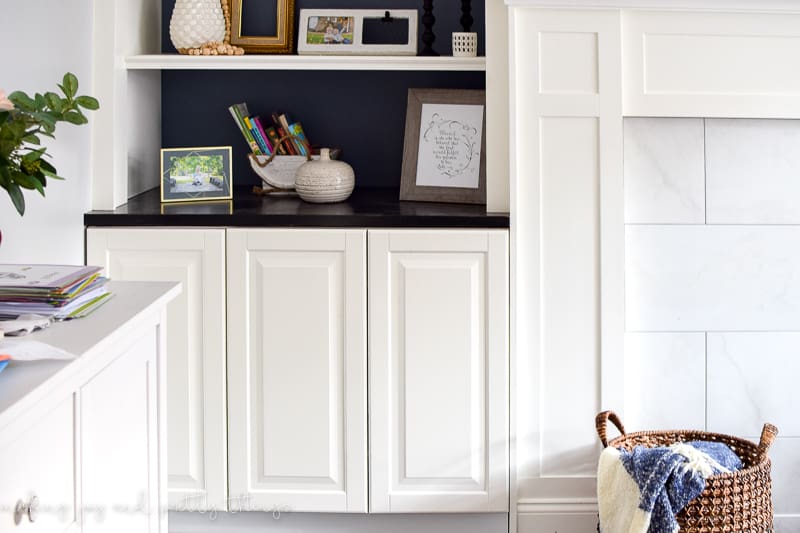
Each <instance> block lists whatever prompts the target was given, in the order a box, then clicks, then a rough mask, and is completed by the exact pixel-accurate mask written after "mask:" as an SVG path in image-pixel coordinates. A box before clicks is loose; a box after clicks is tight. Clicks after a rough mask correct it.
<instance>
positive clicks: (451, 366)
mask: <svg viewBox="0 0 800 533" xmlns="http://www.w3.org/2000/svg"><path fill="white" fill-rule="evenodd" d="M369 339H370V340H369V387H370V389H369V390H370V394H369V396H370V418H369V426H370V511H372V512H381V513H383V512H487V511H507V510H508V401H509V398H508V234H507V232H506V231H485V230H483V231H459V230H454V231H432V230H417V231H370V232H369Z"/></svg>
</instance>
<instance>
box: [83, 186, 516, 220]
mask: <svg viewBox="0 0 800 533" xmlns="http://www.w3.org/2000/svg"><path fill="white" fill-rule="evenodd" d="M398 197H399V193H398V191H397V190H396V189H362V190H359V189H356V190H355V191H353V195H352V196H351V197H350V198H349V199H348V200H346V201H344V202H340V203H335V204H310V203H307V202H304V201H303V200H301V199H300V198H298V197H296V196H283V197H277V196H268V197H260V196H256V195H255V194H253V193H252V192H251V191H250V190H248V189H237V190H235V191H234V198H233V200H224V201H209V202H185V203H167V204H162V203H161V196H160V192H159V190H158V189H153V190H151V191H147V192H145V193H142V194H140V195H139V196H135V197H134V198H131V199H130V200H129V201H128V203H127V204H125V205H122V206H120V207H118V208H117V209H115V210H114V211H90V212H88V213H86V214H85V215H84V216H83V223H84V225H86V226H234V227H235V226H239V227H335V228H345V227H346V228H352V227H370V228H376V227H377V228H508V224H509V217H508V214H507V213H486V206H483V205H463V204H443V203H428V202H401V201H399V200H398Z"/></svg>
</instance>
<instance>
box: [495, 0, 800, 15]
mask: <svg viewBox="0 0 800 533" xmlns="http://www.w3.org/2000/svg"><path fill="white" fill-rule="evenodd" d="M505 1H506V5H508V6H511V7H535V8H544V9H658V10H664V11H675V10H679V11H725V12H728V13H733V12H757V13H772V12H780V13H800V3H798V2H797V0H557V1H556V0H505Z"/></svg>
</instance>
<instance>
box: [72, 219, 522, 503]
mask: <svg viewBox="0 0 800 533" xmlns="http://www.w3.org/2000/svg"><path fill="white" fill-rule="evenodd" d="M87 249H88V251H87V258H88V261H89V262H90V263H91V262H93V261H94V262H99V264H102V265H105V266H106V267H107V268H108V271H109V274H110V276H111V277H112V278H115V277H116V278H120V277H122V278H131V277H135V276H147V277H148V279H151V278H160V279H170V280H172V279H180V280H182V281H184V283H185V286H184V291H185V294H186V296H185V297H184V298H185V300H179V301H176V302H174V303H173V304H172V305H173V307H172V308H170V309H169V313H170V314H169V319H170V330H169V336H170V339H169V342H170V343H175V344H178V345H180V346H177V347H175V348H174V349H173V351H172V352H170V353H171V355H170V357H173V355H172V354H173V353H177V354H179V355H178V356H177V357H178V361H176V362H174V363H173V362H171V365H170V367H169V373H168V377H167V379H168V385H167V387H168V403H169V402H172V403H177V406H174V405H170V406H169V411H168V426H169V435H170V437H171V439H170V440H169V443H168V444H169V450H170V459H172V458H173V457H178V458H179V459H178V461H179V462H178V463H177V464H176V465H173V464H172V463H171V462H170V464H169V472H170V493H171V495H172V499H171V501H172V504H173V507H175V508H177V509H180V507H179V506H178V507H176V503H177V501H176V498H177V497H178V496H179V495H180V497H181V498H187V497H189V498H191V497H192V494H191V491H192V490H196V491H197V492H198V493H200V494H202V495H206V496H207V497H208V498H209V501H208V503H209V504H210V505H211V506H212V507H213V508H215V509H228V510H231V511H238V510H265V509H266V510H275V511H281V512H286V511H321V512H380V513H385V512H492V511H496V512H503V511H507V510H508V468H509V463H508V403H509V397H508V379H509V376H508V315H509V310H508V298H509V293H508V232H507V231H506V230H427V229H420V230H367V229H271V228H269V229H268V228H230V229H227V230H225V229H167V228H152V229H132V228H89V229H88V230H87ZM221 258H225V262H226V268H225V267H220V265H219V262H220V260H221ZM224 302H227V304H225V303H224ZM226 308H227V313H226V312H225V310H226ZM178 315H189V316H193V317H195V318H192V319H190V318H186V317H185V316H184V317H180V316H178ZM176 322H177V324H175V323H176ZM226 329H227V333H226ZM225 338H227V349H220V347H219V339H225ZM199 339H202V349H198V348H192V346H197V345H196V344H192V343H197V342H199ZM171 346H172V344H171ZM198 367H200V368H201V369H202V371H197V370H196V369H197V368H198ZM226 368H227V394H224V390H225V388H224V386H225V383H224V380H223V378H222V377H223V376H225V370H226ZM211 371H214V372H215V374H214V375H209V372H211ZM226 400H227V410H225V406H226ZM198 404H200V405H201V406H202V410H200V411H199V412H197V411H195V410H196V409H198ZM209 411H210V412H211V414H213V419H211V421H210V422H209V418H208V416H207V417H206V418H205V419H201V420H204V421H205V425H203V426H202V428H203V430H202V431H201V430H200V429H198V427H199V426H198V424H199V422H195V423H191V422H188V421H187V418H188V417H190V416H192V415H195V416H197V415H200V414H203V413H204V412H205V413H206V415H208V412H209ZM226 412H227V423H225V422H224V420H225V417H226ZM195 413H196V414H195ZM173 425H176V426H173ZM179 431H182V432H185V434H184V435H177V437H176V438H172V436H173V435H174V434H175V433H176V432H179ZM226 439H227V445H228V446H227V457H225V452H221V453H220V450H221V448H220V444H219V443H220V441H223V444H222V445H221V446H224V441H225V440H226ZM185 456H189V457H185ZM226 466H227V480H226V479H225V478H224V474H220V473H221V472H225V468H226ZM203 467H205V470H203ZM212 472H213V477H212V475H210V474H211V473H212ZM200 474H203V476H202V477H201V476H200ZM187 480H197V483H198V484H197V488H196V489H193V488H192V485H191V484H189V483H187ZM201 491H205V492H201ZM221 494H227V495H228V497H229V500H228V502H227V505H226V506H221V505H216V504H215V503H216V502H217V500H216V499H215V498H217V497H218V495H221Z"/></svg>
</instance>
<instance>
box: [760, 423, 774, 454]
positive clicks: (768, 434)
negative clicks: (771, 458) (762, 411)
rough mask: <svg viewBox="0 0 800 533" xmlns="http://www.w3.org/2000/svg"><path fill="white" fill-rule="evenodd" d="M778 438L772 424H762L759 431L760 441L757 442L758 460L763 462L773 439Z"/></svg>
mask: <svg viewBox="0 0 800 533" xmlns="http://www.w3.org/2000/svg"><path fill="white" fill-rule="evenodd" d="M777 436H778V428H776V427H775V426H773V425H772V424H764V428H763V429H762V430H761V439H760V440H759V442H758V460H759V461H763V460H764V459H765V458H766V457H767V452H768V451H769V447H770V446H772V443H773V442H775V438H776V437H777Z"/></svg>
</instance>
